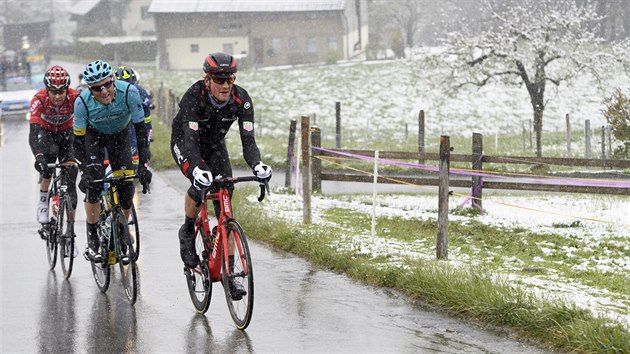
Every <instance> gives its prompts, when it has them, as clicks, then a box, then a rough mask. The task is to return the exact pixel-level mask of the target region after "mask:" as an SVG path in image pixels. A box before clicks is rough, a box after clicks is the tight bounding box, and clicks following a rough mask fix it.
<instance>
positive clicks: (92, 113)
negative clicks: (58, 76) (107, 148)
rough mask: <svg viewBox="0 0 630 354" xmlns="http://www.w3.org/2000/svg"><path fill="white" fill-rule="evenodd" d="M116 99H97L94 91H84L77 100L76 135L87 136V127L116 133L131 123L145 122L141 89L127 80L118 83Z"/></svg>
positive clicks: (102, 131)
mask: <svg viewBox="0 0 630 354" xmlns="http://www.w3.org/2000/svg"><path fill="white" fill-rule="evenodd" d="M115 87H116V93H115V98H114V100H113V101H112V102H111V103H110V104H108V105H105V104H102V103H100V102H99V101H97V100H96V99H95V98H94V96H93V95H92V92H90V91H89V90H84V91H82V92H81V94H80V95H79V97H78V98H77V100H76V101H75V103H74V135H76V136H84V135H85V133H86V129H87V126H88V125H90V127H92V128H93V129H94V130H96V131H98V132H99V133H102V134H106V135H107V134H115V133H118V132H120V131H121V130H123V129H124V128H126V127H127V126H128V125H129V123H130V122H133V123H141V122H144V109H143V107H142V99H141V98H140V93H139V92H138V89H137V88H136V87H135V86H133V85H131V84H129V83H127V82H125V81H116V82H115Z"/></svg>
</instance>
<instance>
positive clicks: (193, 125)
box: [188, 122, 199, 131]
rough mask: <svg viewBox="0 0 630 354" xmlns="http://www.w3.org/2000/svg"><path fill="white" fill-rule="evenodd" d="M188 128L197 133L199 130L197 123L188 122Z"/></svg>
mask: <svg viewBox="0 0 630 354" xmlns="http://www.w3.org/2000/svg"><path fill="white" fill-rule="evenodd" d="M188 128H190V129H192V130H194V131H197V130H199V123H197V122H188Z"/></svg>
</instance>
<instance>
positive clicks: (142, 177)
mask: <svg viewBox="0 0 630 354" xmlns="http://www.w3.org/2000/svg"><path fill="white" fill-rule="evenodd" d="M152 177H153V174H152V173H151V171H149V169H148V168H147V167H146V166H138V180H139V181H140V184H141V185H142V194H147V192H148V191H149V184H151V178H152Z"/></svg>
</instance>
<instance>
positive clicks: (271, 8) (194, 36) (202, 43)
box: [148, 0, 368, 69]
mask: <svg viewBox="0 0 630 354" xmlns="http://www.w3.org/2000/svg"><path fill="white" fill-rule="evenodd" d="M367 10H368V9H367V0H317V1H315V0H230V1H225V0H187V1H174V0H152V1H151V5H150V7H149V9H148V12H149V14H152V15H154V18H155V28H156V32H157V40H158V47H157V50H158V65H159V67H160V68H167V69H199V68H200V67H201V63H202V62H203V58H204V57H205V56H206V55H207V54H208V53H210V52H216V51H222V52H226V53H229V54H232V55H235V56H236V57H237V58H239V60H241V61H242V62H243V63H247V64H248V65H255V66H270V65H286V64H303V63H313V62H334V61H336V60H346V59H353V58H363V57H364V56H365V49H366V46H367V41H368V23H367V19H368V15H367V14H368V12H367Z"/></svg>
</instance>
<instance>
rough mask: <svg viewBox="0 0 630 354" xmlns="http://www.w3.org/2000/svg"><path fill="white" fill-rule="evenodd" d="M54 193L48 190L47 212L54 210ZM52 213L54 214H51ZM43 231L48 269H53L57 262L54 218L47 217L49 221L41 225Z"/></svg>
mask: <svg viewBox="0 0 630 354" xmlns="http://www.w3.org/2000/svg"><path fill="white" fill-rule="evenodd" d="M53 197H54V194H53V192H52V188H51V190H50V191H49V192H48V210H49V212H54V208H56V206H55V204H54V202H53ZM53 215H54V214H53ZM43 228H44V232H45V233H46V257H47V258H48V265H49V266H50V269H51V270H52V269H55V265H56V264H57V232H56V228H57V223H56V221H55V218H54V217H53V218H51V219H49V223H48V224H45V225H44V226H43Z"/></svg>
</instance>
